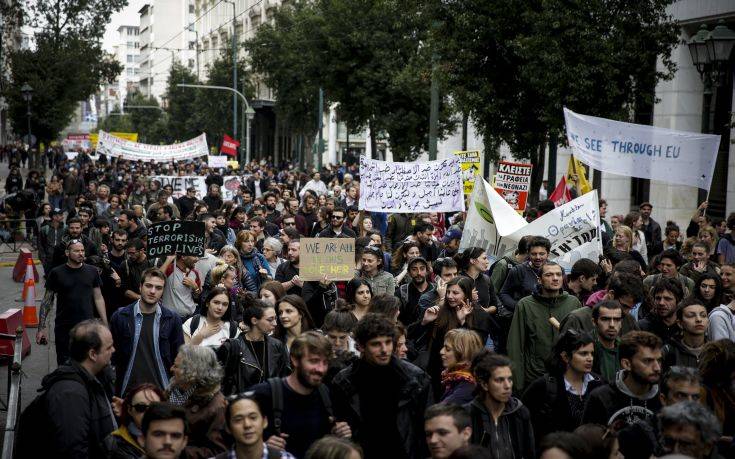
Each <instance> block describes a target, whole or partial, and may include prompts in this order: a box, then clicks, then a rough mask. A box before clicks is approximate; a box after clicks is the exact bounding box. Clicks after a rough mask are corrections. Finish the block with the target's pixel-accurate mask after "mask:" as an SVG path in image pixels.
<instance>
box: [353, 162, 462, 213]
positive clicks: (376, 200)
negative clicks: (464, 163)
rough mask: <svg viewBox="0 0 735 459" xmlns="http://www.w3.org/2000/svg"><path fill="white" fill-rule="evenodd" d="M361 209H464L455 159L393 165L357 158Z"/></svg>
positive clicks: (410, 210)
mask: <svg viewBox="0 0 735 459" xmlns="http://www.w3.org/2000/svg"><path fill="white" fill-rule="evenodd" d="M360 210H368V211H371V212H393V213H409V212H455V211H463V210H464V193H463V184H462V175H461V172H460V169H459V160H458V159H457V157H456V156H455V157H451V158H447V159H443V160H438V161H424V162H415V163H394V162H388V161H378V160H375V159H369V158H366V157H365V156H360Z"/></svg>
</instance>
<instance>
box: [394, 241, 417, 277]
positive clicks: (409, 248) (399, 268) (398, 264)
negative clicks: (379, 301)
mask: <svg viewBox="0 0 735 459" xmlns="http://www.w3.org/2000/svg"><path fill="white" fill-rule="evenodd" d="M420 256H421V249H420V248H419V245H418V243H416V242H406V243H404V244H403V245H401V246H400V247H398V248H397V249H396V250H395V252H393V259H392V261H391V272H393V273H397V274H396V275H395V278H396V284H401V283H402V282H403V279H404V278H405V277H406V275H407V273H408V262H409V261H411V260H413V259H414V258H417V257H420Z"/></svg>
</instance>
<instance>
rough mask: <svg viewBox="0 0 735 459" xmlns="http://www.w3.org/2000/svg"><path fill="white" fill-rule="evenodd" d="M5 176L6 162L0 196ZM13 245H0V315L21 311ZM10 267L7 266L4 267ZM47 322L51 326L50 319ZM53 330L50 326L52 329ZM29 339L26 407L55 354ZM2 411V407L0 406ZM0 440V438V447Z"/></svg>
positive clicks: (1, 372)
mask: <svg viewBox="0 0 735 459" xmlns="http://www.w3.org/2000/svg"><path fill="white" fill-rule="evenodd" d="M27 173H28V169H21V174H22V175H23V179H24V181H25V176H26V174H27ZM7 176H8V163H6V162H3V163H0V190H2V191H1V192H0V194H4V193H5V189H4V187H5V178H6V177H7ZM12 250H13V247H12V245H11V246H9V245H6V244H0V312H6V311H7V310H9V309H12V308H18V309H20V310H21V311H22V309H23V301H22V298H21V295H22V291H23V284H22V283H16V282H15V281H13V265H14V264H15V261H16V259H17V258H18V253H17V252H12ZM37 256H38V254H37V252H35V251H34V252H33V257H34V259H37ZM8 264H9V265H10V266H6V265H8ZM36 268H37V269H38V273H39V276H43V268H42V267H41V265H40V264H38V265H36ZM43 287H44V286H43V279H41V280H39V282H38V284H37V285H36V299H37V301H36V305H37V306H40V304H41V302H40V300H41V298H43V294H44V288H43ZM49 323H53V317H51V318H50V320H49ZM51 329H52V330H53V327H51ZM27 333H28V338H29V339H30V341H31V353H30V354H29V355H28V356H26V357H25V358H24V359H23V367H22V368H23V370H22V371H23V373H22V374H23V378H22V384H21V406H22V407H23V408H25V407H26V406H27V405H28V403H30V402H31V401H32V400H33V399H34V398H35V397H36V395H37V393H38V392H37V391H38V389H39V388H40V387H41V379H42V378H43V377H44V376H45V375H46V374H48V373H49V372H51V371H53V370H54V369H55V368H56V352H55V351H54V341H55V340H54V336H53V333H52V336H51V337H50V339H49V345H47V346H39V345H37V344H36V339H35V337H36V330H35V329H27ZM7 396H8V373H7V367H5V368H0V400H2V403H3V404H4V403H5V401H6V400H7ZM0 408H2V406H0ZM5 416H6V412H5V411H0V428H2V429H3V430H4V428H5ZM2 441H3V438H2V436H0V444H1V443H2Z"/></svg>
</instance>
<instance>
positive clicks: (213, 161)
mask: <svg viewBox="0 0 735 459" xmlns="http://www.w3.org/2000/svg"><path fill="white" fill-rule="evenodd" d="M229 159H230V157H229V156H225V155H219V156H213V155H209V156H207V164H209V167H224V168H227V161H228V160H229Z"/></svg>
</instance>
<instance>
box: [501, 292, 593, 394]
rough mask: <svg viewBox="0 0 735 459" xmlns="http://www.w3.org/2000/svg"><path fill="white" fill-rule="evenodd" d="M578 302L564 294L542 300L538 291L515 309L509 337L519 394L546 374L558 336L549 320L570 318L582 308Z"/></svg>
mask: <svg viewBox="0 0 735 459" xmlns="http://www.w3.org/2000/svg"><path fill="white" fill-rule="evenodd" d="M581 306H582V305H581V303H580V302H579V300H578V299H577V298H576V297H574V296H571V295H570V294H568V293H567V292H564V291H562V292H561V293H560V294H559V295H558V296H555V297H544V296H541V294H540V292H539V289H538V288H537V289H536V291H535V292H534V293H533V295H529V296H527V297H524V298H521V300H520V301H518V304H517V305H516V310H515V314H514V315H513V321H512V322H511V325H510V332H509V334H508V357H510V359H511V360H512V361H513V370H514V371H513V380H514V383H515V386H516V388H517V390H519V391H523V390H524V389H525V388H526V385H528V384H530V383H531V382H532V381H534V380H535V379H537V378H539V377H541V375H543V374H544V373H545V372H546V360H547V359H548V358H549V355H550V354H551V348H552V346H553V344H554V341H555V340H556V338H557V336H558V335H559V330H557V329H556V328H555V327H554V326H553V325H551V323H550V322H549V320H550V319H551V318H552V317H553V318H554V319H556V320H557V321H558V322H559V323H561V322H562V321H563V320H564V318H565V317H566V315H567V314H569V313H570V312H572V311H574V310H575V309H578V308H580V307H581Z"/></svg>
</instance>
